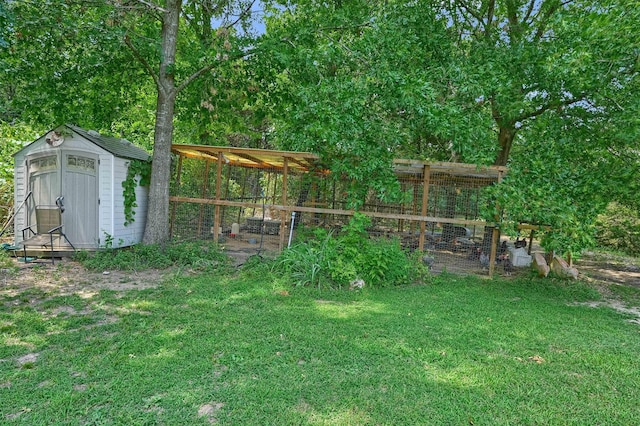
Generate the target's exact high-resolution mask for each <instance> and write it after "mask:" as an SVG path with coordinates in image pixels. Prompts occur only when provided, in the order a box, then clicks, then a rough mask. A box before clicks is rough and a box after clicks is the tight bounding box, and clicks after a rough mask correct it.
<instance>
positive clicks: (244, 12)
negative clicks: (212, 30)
mask: <svg viewBox="0 0 640 426" xmlns="http://www.w3.org/2000/svg"><path fill="white" fill-rule="evenodd" d="M255 3H256V0H252V1H251V3H249V5H248V6H247V7H246V8H245V9H244V10H243V11H242V12H240V14H239V15H238V19H236V20H235V21H233V22H230V23H229V24H227V25H225V26H224V27H225V28H226V29H229V28H231V27H233V26H235V25H236V24H237V23H238V22H240V21H241V20H242V19H244V17H245V16H247V14H249V12H251V9H252V8H253V5H254V4H255Z"/></svg>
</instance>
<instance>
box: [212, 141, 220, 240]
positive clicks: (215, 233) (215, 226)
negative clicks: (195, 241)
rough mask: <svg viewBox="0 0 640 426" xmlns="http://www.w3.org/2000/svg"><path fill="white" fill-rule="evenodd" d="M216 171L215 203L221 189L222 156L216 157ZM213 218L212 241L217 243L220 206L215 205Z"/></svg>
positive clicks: (218, 198)
mask: <svg viewBox="0 0 640 426" xmlns="http://www.w3.org/2000/svg"><path fill="white" fill-rule="evenodd" d="M217 167H218V170H216V201H221V200H220V193H221V188H222V155H221V154H220V155H218V166H217ZM214 214H215V216H214V218H213V241H215V242H216V243H217V242H218V237H219V235H218V234H219V233H220V232H219V231H220V204H215V213H214Z"/></svg>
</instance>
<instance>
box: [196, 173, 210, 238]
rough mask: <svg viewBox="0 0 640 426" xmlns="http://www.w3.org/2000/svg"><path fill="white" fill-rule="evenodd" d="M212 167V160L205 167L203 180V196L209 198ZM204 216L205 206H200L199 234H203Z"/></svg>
mask: <svg viewBox="0 0 640 426" xmlns="http://www.w3.org/2000/svg"><path fill="white" fill-rule="evenodd" d="M210 169H211V162H210V161H207V163H206V164H205V167H204V180H203V182H202V198H207V189H208V186H209V170H210ZM203 216H204V206H203V205H201V206H200V214H199V215H198V235H202V219H203Z"/></svg>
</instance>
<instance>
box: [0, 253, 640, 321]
mask: <svg viewBox="0 0 640 426" xmlns="http://www.w3.org/2000/svg"><path fill="white" fill-rule="evenodd" d="M229 254H230V255H231V256H232V259H233V262H232V263H233V264H234V265H236V266H239V265H241V264H243V263H244V262H245V261H246V260H247V258H248V257H250V256H251V255H253V254H255V250H241V249H236V250H229ZM13 262H14V266H15V269H14V268H7V269H0V296H6V297H15V296H18V295H20V294H22V293H24V292H25V291H28V290H33V289H37V290H41V291H42V293H43V294H46V295H47V296H48V297H50V296H52V295H71V294H76V295H79V296H80V297H83V298H91V297H93V296H95V295H97V294H98V293H99V292H100V290H113V291H119V292H120V291H122V292H124V291H131V290H144V289H148V288H154V287H157V286H158V285H159V284H160V283H161V282H162V281H163V280H164V278H165V277H166V276H168V275H169V274H171V273H172V271H171V270H144V271H136V272H123V271H103V272H92V271H88V270H86V269H85V268H84V267H83V266H82V265H81V264H80V263H78V262H75V261H73V260H70V259H59V260H57V261H56V263H55V265H52V264H51V262H49V261H39V262H37V263H27V264H25V263H24V262H21V261H18V260H17V259H13ZM574 266H576V267H577V268H578V271H579V272H580V278H581V279H582V280H584V281H587V282H590V283H592V284H594V286H595V287H596V288H597V289H598V290H599V291H600V293H601V294H602V295H603V300H602V301H599V302H592V303H589V304H588V305H589V306H593V307H597V306H608V307H610V308H612V309H615V310H617V311H619V312H623V313H626V314H632V315H634V316H636V317H637V319H635V320H632V321H633V322H636V323H638V324H640V307H638V306H628V305H626V304H624V303H623V302H621V301H620V300H617V299H616V298H615V297H614V296H613V292H611V291H610V286H616V285H623V286H630V287H634V288H637V289H640V259H635V258H626V257H622V256H613V255H605V254H600V253H587V254H585V255H584V256H583V257H582V258H581V259H580V260H578V261H576V262H575V265H574Z"/></svg>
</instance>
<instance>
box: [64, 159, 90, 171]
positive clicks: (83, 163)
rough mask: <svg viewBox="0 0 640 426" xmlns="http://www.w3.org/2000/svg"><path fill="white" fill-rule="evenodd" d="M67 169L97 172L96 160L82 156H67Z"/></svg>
mask: <svg viewBox="0 0 640 426" xmlns="http://www.w3.org/2000/svg"><path fill="white" fill-rule="evenodd" d="M67 168H69V169H76V170H83V171H90V172H95V170H96V160H95V159H93V158H88V157H83V156H81V155H67Z"/></svg>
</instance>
